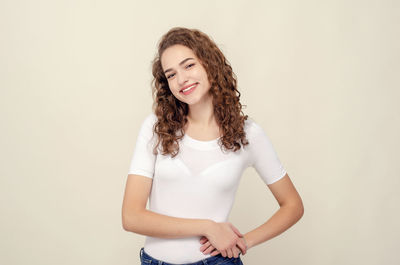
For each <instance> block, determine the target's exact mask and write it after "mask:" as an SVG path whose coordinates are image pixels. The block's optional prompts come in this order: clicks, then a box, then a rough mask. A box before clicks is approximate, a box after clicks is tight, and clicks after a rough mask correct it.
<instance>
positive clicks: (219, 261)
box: [139, 248, 243, 265]
mask: <svg viewBox="0 0 400 265" xmlns="http://www.w3.org/2000/svg"><path fill="white" fill-rule="evenodd" d="M240 255H241V253H239V257H237V258H234V257H232V258H229V257H225V258H224V257H223V256H222V255H221V254H218V255H216V256H211V257H208V258H206V259H202V260H200V261H197V262H193V263H185V264H176V263H167V262H165V261H161V260H158V259H155V258H153V257H152V256H150V255H149V254H147V253H146V252H145V251H144V248H141V249H140V255H139V256H140V262H141V263H140V264H141V265H149V264H152V265H243V263H242V260H241V259H240Z"/></svg>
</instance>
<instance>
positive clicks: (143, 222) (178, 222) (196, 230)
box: [124, 209, 213, 238]
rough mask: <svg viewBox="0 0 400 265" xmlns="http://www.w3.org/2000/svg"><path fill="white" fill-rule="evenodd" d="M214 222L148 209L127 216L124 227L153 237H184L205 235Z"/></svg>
mask: <svg viewBox="0 0 400 265" xmlns="http://www.w3.org/2000/svg"><path fill="white" fill-rule="evenodd" d="M212 222H213V221H212V220H208V219H189V218H177V217H172V216H167V215H163V214H158V213H155V212H152V211H149V210H147V209H146V210H143V211H141V212H139V213H136V214H135V215H133V216H130V217H125V220H124V229H125V230H126V231H130V232H133V233H137V234H141V235H146V236H152V237H160V238H182V237H191V236H202V235H205V234H206V231H207V228H208V226H209V225H210V224H211V223H212Z"/></svg>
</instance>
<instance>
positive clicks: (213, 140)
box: [185, 133, 221, 143]
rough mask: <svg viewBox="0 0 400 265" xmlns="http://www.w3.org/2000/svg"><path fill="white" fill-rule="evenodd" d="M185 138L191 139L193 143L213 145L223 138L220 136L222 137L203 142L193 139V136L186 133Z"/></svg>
mask: <svg viewBox="0 0 400 265" xmlns="http://www.w3.org/2000/svg"><path fill="white" fill-rule="evenodd" d="M185 136H186V137H187V138H189V139H190V140H192V141H195V142H200V143H212V142H216V141H218V139H219V138H221V136H220V137H218V138H215V139H212V140H208V141H203V140H197V139H194V138H193V137H191V136H190V135H189V134H187V133H185Z"/></svg>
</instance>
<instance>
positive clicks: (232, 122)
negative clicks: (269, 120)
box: [151, 27, 249, 157]
mask: <svg viewBox="0 0 400 265" xmlns="http://www.w3.org/2000/svg"><path fill="white" fill-rule="evenodd" d="M176 44H181V45H184V46H186V47H188V48H190V49H191V50H192V51H193V52H194V54H195V55H196V56H197V58H198V59H199V60H200V63H201V64H202V65H203V67H204V68H205V70H206V72H207V77H208V80H209V82H210V85H211V87H210V90H209V93H210V95H212V103H213V106H214V116H215V119H216V121H217V124H218V125H219V127H220V130H221V132H222V136H221V137H220V139H219V141H218V143H219V145H220V147H221V149H222V151H226V150H233V151H234V152H236V151H237V150H239V149H240V147H241V144H242V145H243V146H244V145H247V144H249V142H248V141H247V139H246V133H245V131H244V122H245V120H247V118H248V115H244V114H243V112H242V104H241V103H240V101H239V99H240V92H239V90H238V89H237V81H236V75H235V74H234V73H233V71H232V67H231V66H230V64H229V62H228V61H227V60H226V58H225V56H224V55H223V54H222V52H221V50H220V49H219V48H218V47H217V45H216V44H215V43H214V41H213V40H211V39H210V37H208V36H207V35H206V34H204V33H203V32H201V31H200V30H197V29H187V28H182V27H175V28H172V29H170V30H169V31H168V32H167V33H166V34H165V35H163V36H162V38H161V40H160V42H159V45H158V53H157V54H156V56H155V58H154V60H153V62H152V64H153V66H152V72H153V79H152V81H151V85H152V96H153V100H154V103H153V107H152V108H153V111H154V113H155V115H156V116H157V118H158V121H157V122H156V123H155V125H154V128H153V130H154V131H153V133H154V132H155V133H157V135H158V140H157V144H156V146H155V147H154V150H153V153H154V154H157V150H156V149H157V148H158V146H159V145H160V144H161V146H162V154H163V155H167V154H171V155H172V157H175V156H176V155H177V154H178V152H179V142H178V141H179V140H180V139H181V138H182V137H183V136H184V130H183V128H184V126H185V124H186V123H187V122H188V120H187V115H188V111H189V106H188V104H187V103H185V102H181V101H179V100H178V99H177V98H175V96H174V95H173V94H172V92H171V91H170V89H169V86H168V80H167V78H166V76H165V74H164V71H163V69H162V66H161V56H162V54H163V52H164V51H165V50H166V49H167V48H168V47H171V46H173V45H176ZM244 106H246V105H244ZM223 147H224V148H225V150H223Z"/></svg>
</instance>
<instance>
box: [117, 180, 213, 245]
mask: <svg viewBox="0 0 400 265" xmlns="http://www.w3.org/2000/svg"><path fill="white" fill-rule="evenodd" d="M152 181H153V180H152V179H151V178H148V177H144V176H140V175H133V174H130V175H128V179H127V182H126V188H125V195H124V200H123V205H122V226H123V228H124V230H126V231H130V232H134V233H137V234H141V235H146V236H152V237H160V238H181V237H190V236H201V235H205V234H207V231H208V228H209V227H210V225H212V223H213V221H212V220H207V219H188V218H176V217H171V216H167V215H162V214H158V213H155V212H152V211H149V210H147V209H146V203H147V200H148V197H149V194H150V191H151V185H152Z"/></svg>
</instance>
